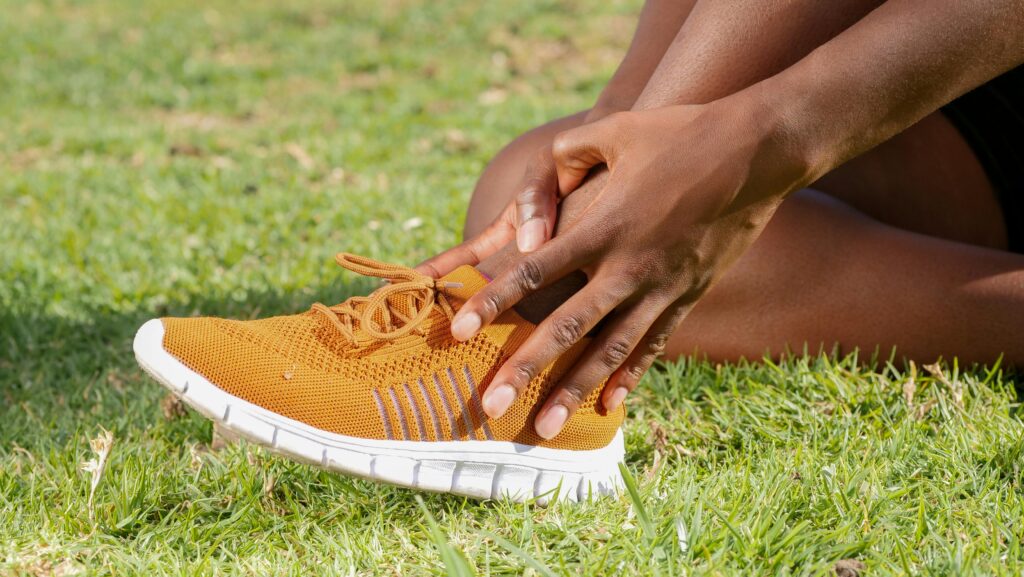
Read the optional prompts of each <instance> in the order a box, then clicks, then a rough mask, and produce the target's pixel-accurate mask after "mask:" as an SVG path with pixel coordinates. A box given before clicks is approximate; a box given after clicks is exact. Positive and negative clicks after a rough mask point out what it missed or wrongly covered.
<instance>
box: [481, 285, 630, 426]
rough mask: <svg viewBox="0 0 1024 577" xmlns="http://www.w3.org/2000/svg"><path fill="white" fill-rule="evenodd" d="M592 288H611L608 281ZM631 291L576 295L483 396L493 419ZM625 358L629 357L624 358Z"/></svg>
mask: <svg viewBox="0 0 1024 577" xmlns="http://www.w3.org/2000/svg"><path fill="white" fill-rule="evenodd" d="M599 280H603V282H598V283H595V284H590V285H588V287H597V286H602V287H606V286H607V285H608V279H599ZM628 293H629V291H628V290H624V289H619V290H618V291H617V293H616V292H614V291H609V290H607V289H606V288H600V289H599V288H587V287H584V288H583V290H581V291H580V292H578V293H576V294H575V295H574V296H573V297H572V298H571V299H569V300H568V301H566V302H565V303H564V304H563V305H562V306H560V307H558V309H556V310H555V311H554V312H553V313H551V315H550V316H548V318H547V319H545V320H544V322H542V323H541V324H540V325H538V326H537V329H536V330H535V331H533V334H531V335H530V337H529V338H528V339H527V340H526V342H524V343H523V344H522V345H521V346H520V347H519V349H517V350H516V352H515V353H514V354H513V355H512V356H511V357H510V358H509V359H508V360H507V361H505V363H504V364H503V365H502V366H501V368H500V369H499V370H498V372H497V374H495V375H494V378H493V379H492V380H491V384H490V385H489V386H488V387H487V391H486V392H485V393H484V396H483V408H484V412H486V413H487V415H488V416H489V417H491V418H492V419H496V418H499V417H501V416H502V415H503V414H505V411H507V410H508V408H509V407H510V406H511V405H512V403H513V402H515V400H516V398H517V397H518V396H519V394H520V393H521V392H522V391H523V390H524V389H526V387H527V385H529V384H530V381H532V380H533V379H534V378H536V376H537V375H539V374H540V373H541V371H543V370H544V368H545V367H547V366H548V365H550V364H551V363H552V362H554V361H555V359H557V358H558V357H560V356H561V355H562V354H564V353H565V352H566V351H567V350H569V349H570V348H572V346H573V345H575V344H576V343H577V342H579V340H580V339H582V338H583V337H584V335H586V334H587V331H589V330H590V329H592V328H593V327H594V326H595V325H596V324H597V323H598V322H599V321H600V320H601V319H603V318H604V317H605V316H606V315H607V314H608V313H610V312H611V311H612V310H614V309H615V307H616V306H617V305H618V304H619V303H621V302H622V299H624V298H625V297H626V295H628ZM623 358H625V357H623Z"/></svg>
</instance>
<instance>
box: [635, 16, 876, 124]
mask: <svg viewBox="0 0 1024 577" xmlns="http://www.w3.org/2000/svg"><path fill="white" fill-rule="evenodd" d="M881 2H882V0H829V1H828V2H821V1H820V0H792V1H788V2H764V1H763V0H737V1H731V2H720V1H717V0H711V1H706V2H699V3H697V5H696V6H695V7H694V8H693V10H692V12H691V13H690V14H689V17H688V18H687V19H686V22H685V24H683V26H682V27H681V28H680V29H679V31H678V33H677V34H676V36H675V38H674V40H673V41H672V44H671V46H670V47H668V49H667V50H666V51H665V52H664V56H663V57H662V58H661V62H660V63H659V64H658V66H657V70H656V71H655V72H654V73H653V74H652V75H651V77H650V80H649V81H648V82H647V84H646V86H645V87H644V89H643V93H642V95H640V97H639V98H638V99H637V102H636V104H635V106H634V108H635V109H641V110H642V109H650V108H659V107H662V106H668V105H673V104H703V103H707V102H711V101H713V100H717V99H719V98H722V97H725V96H728V95H730V94H733V93H734V92H737V91H739V90H742V89H744V88H746V87H748V86H750V85H752V84H754V83H756V82H759V81H761V80H763V79H765V78H768V77H770V76H772V75H773V74H776V73H778V72H779V71H781V70H784V69H785V68H786V67H788V66H790V65H791V64H793V63H794V62H797V61H798V60H800V59H801V58H803V57H804V56H806V55H807V54H808V53H810V52H811V51H812V50H813V49H814V48H816V47H818V46H819V45H821V44H822V43H824V42H826V41H828V40H829V39H830V38H832V37H834V36H835V35H837V34H839V33H840V32H842V31H843V30H845V29H846V28H848V27H849V26H851V25H852V24H854V23H855V22H857V21H858V20H860V19H861V18H863V17H864V15H865V14H867V13H868V12H870V11H871V10H872V9H874V8H875V7H876V6H878V5H879V4H880V3H881Z"/></svg>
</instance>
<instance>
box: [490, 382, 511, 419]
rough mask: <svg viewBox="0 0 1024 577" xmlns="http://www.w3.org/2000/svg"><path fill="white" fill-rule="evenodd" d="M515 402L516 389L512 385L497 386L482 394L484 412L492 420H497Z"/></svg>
mask: <svg viewBox="0 0 1024 577" xmlns="http://www.w3.org/2000/svg"><path fill="white" fill-rule="evenodd" d="M515 400H516V389H515V387H513V386H512V385H499V386H497V387H494V388H491V389H488V390H487V392H486V393H485V394H484V412H485V413H487V416H488V417H490V418H492V419H499V418H501V416H502V415H504V414H505V411H507V410H508V408H509V407H511V406H512V403H514V402H515Z"/></svg>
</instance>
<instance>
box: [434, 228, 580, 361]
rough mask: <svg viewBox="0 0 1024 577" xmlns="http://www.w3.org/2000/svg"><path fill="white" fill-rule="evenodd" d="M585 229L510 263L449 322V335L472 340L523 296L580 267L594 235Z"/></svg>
mask: <svg viewBox="0 0 1024 577" xmlns="http://www.w3.org/2000/svg"><path fill="white" fill-rule="evenodd" d="M581 220H583V219H581ZM579 222H580V221H577V223H579ZM588 229H589V227H587V226H573V227H572V228H570V229H569V230H567V231H565V232H564V233H563V234H562V235H561V236H559V238H557V239H556V240H554V241H552V242H549V243H546V244H545V245H543V246H542V247H541V248H540V249H539V250H537V251H535V252H532V253H530V254H527V255H522V256H519V257H518V258H516V259H515V260H513V261H512V262H511V263H510V264H509V265H508V266H507V267H506V268H505V271H504V272H502V273H501V274H500V275H498V277H497V278H495V279H494V281H492V282H490V283H489V284H487V286H485V287H484V288H483V289H481V290H480V292H478V293H476V294H475V295H473V296H472V297H470V299H469V300H467V301H466V302H465V304H463V305H462V307H461V308H460V309H459V312H458V313H456V314H455V317H454V318H453V319H452V326H451V331H452V336H453V337H455V339H456V340H460V341H466V340H469V339H471V338H473V337H474V336H475V335H476V333H477V332H479V331H480V329H481V328H482V327H485V326H487V325H489V324H490V323H491V322H493V321H494V319H495V318H497V317H498V315H500V314H501V313H503V312H505V311H507V310H508V309H510V308H511V307H512V306H513V305H515V304H516V303H518V302H519V301H520V300H522V298H523V297H525V296H526V295H528V294H530V293H532V292H534V291H536V290H538V289H540V288H542V287H545V286H547V285H548V284H550V283H552V282H554V281H556V280H558V279H560V278H562V277H563V276H565V275H566V274H568V273H570V272H572V271H574V270H578V269H581V268H583V267H584V266H585V265H586V264H587V262H589V259H590V258H591V256H592V255H593V253H594V247H595V240H594V235H593V234H590V235H589V236H588V234H587V233H586V232H585V231H587V230H588Z"/></svg>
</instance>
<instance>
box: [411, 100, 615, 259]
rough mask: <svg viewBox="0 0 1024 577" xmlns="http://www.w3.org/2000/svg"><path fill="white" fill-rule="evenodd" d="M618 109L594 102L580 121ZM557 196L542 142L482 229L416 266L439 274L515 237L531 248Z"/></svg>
mask: <svg viewBox="0 0 1024 577" xmlns="http://www.w3.org/2000/svg"><path fill="white" fill-rule="evenodd" d="M622 110H623V109H621V108H616V107H612V106H610V105H607V104H605V105H602V104H601V103H600V102H598V104H597V105H595V106H594V107H593V108H591V109H590V111H589V112H587V115H586V117H584V119H583V122H584V124H587V123H591V122H596V121H598V120H601V119H602V118H605V117H607V116H610V115H612V114H616V113H618V112H621V111H622ZM560 200H561V196H560V195H559V193H558V178H557V174H556V169H555V159H554V156H552V153H551V146H550V145H549V146H544V147H541V148H540V149H538V150H537V153H536V154H535V155H534V157H533V159H532V160H531V161H530V163H529V164H528V165H527V166H526V170H525V171H524V174H523V179H522V181H521V184H520V186H519V193H518V194H516V196H515V198H513V199H512V201H510V202H509V203H508V206H506V207H505V209H504V210H503V211H501V213H500V214H499V215H498V217H497V218H495V219H494V221H493V222H492V223H491V224H490V225H488V227H487V228H486V229H484V231H483V232H481V233H480V234H478V235H476V236H475V237H473V238H469V239H466V240H465V241H463V242H462V243H460V244H458V245H456V246H454V247H452V248H450V249H448V250H446V251H444V252H442V253H440V254H438V255H436V256H434V257H432V258H430V259H428V260H426V261H424V262H422V263H420V264H419V265H418V266H417V267H416V268H417V270H419V271H421V272H423V273H424V274H429V275H431V276H433V277H435V278H440V277H442V276H444V275H446V274H448V273H450V272H451V271H453V270H455V269H456V268H458V267H460V266H462V265H466V264H468V265H470V266H476V265H478V264H480V262H481V261H483V260H484V259H486V258H487V257H489V256H491V255H493V254H494V253H496V252H498V251H499V250H501V249H502V248H504V247H505V245H507V244H508V243H510V242H512V241H516V246H517V248H518V249H519V251H520V252H523V253H527V252H532V251H534V250H536V249H537V248H540V245H542V244H543V243H545V242H547V241H548V240H549V239H550V238H551V235H552V234H553V233H554V230H555V223H556V222H557V220H558V202H559V201H560Z"/></svg>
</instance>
